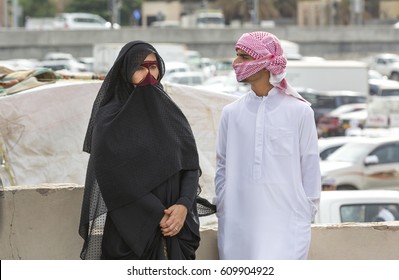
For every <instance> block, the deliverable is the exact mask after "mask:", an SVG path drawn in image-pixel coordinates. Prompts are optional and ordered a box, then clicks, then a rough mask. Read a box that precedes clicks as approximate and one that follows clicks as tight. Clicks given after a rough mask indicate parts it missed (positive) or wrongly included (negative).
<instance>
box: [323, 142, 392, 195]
mask: <svg viewBox="0 0 399 280" xmlns="http://www.w3.org/2000/svg"><path fill="white" fill-rule="evenodd" d="M320 169H321V174H322V176H328V177H332V178H334V179H335V180H336V183H337V189H338V190H362V189H396V188H398V187H399V137H398V136H391V137H390V136H387V137H375V138H359V139H358V140H353V141H351V143H347V144H345V145H343V146H342V147H340V148H339V149H337V150H336V151H335V152H334V153H332V154H331V155H330V156H328V157H327V158H326V159H325V160H324V161H321V162H320Z"/></svg>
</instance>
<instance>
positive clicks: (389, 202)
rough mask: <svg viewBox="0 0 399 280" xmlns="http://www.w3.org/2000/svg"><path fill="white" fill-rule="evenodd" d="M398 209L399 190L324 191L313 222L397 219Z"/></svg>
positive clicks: (358, 221) (357, 221) (398, 218)
mask: <svg viewBox="0 0 399 280" xmlns="http://www.w3.org/2000/svg"><path fill="white" fill-rule="evenodd" d="M398 213H399V192H398V191H390V190H367V191H366V190H363V191H322V192H321V196H320V206H319V211H318V213H317V214H316V217H315V220H314V223H315V224H327V223H348V222H356V223H363V222H382V221H393V220H396V221H397V220H399V215H398Z"/></svg>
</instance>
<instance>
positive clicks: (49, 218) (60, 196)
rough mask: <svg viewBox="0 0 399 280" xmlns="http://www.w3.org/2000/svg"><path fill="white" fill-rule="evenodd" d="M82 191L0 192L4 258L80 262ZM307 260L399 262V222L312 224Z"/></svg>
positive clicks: (206, 252)
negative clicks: (71, 260) (79, 227)
mask: <svg viewBox="0 0 399 280" xmlns="http://www.w3.org/2000/svg"><path fill="white" fill-rule="evenodd" d="M82 197H83V188H82V187H81V186H78V185H74V184H58V185H55V184H52V185H40V186H34V187H29V186H23V187H7V188H5V190H4V191H1V192H0V259H2V260H7V259H8V260H9V259H12V260H15V259H22V260H35V259H37V260H57V259H63V260H70V259H79V253H80V249H81V246H82V239H81V238H80V236H79V235H78V225H79V218H80V208H81V203H82ZM216 236H217V231H216V229H214V228H202V230H201V239H202V242H201V245H200V248H199V249H198V251H197V256H198V259H202V260H213V259H218V253H217V238H216ZM309 259H313V260H335V259H348V260H349V259H363V260H364V259H383V260H388V259H396V260H398V259H399V222H391V223H369V224H342V225H330V226H324V225H314V226H313V227H312V243H311V248H310V253H309Z"/></svg>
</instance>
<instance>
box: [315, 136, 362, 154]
mask: <svg viewBox="0 0 399 280" xmlns="http://www.w3.org/2000/svg"><path fill="white" fill-rule="evenodd" d="M360 139H361V138H360V137H348V136H333V137H327V138H319V140H318V144H319V154H320V160H325V159H326V158H327V157H328V156H329V155H331V154H332V153H333V152H335V151H336V150H338V148H340V147H342V146H343V145H345V144H346V143H350V142H353V141H359V140H360Z"/></svg>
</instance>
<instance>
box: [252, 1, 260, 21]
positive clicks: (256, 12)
mask: <svg viewBox="0 0 399 280" xmlns="http://www.w3.org/2000/svg"><path fill="white" fill-rule="evenodd" d="M253 4H254V24H256V25H259V0H253Z"/></svg>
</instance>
